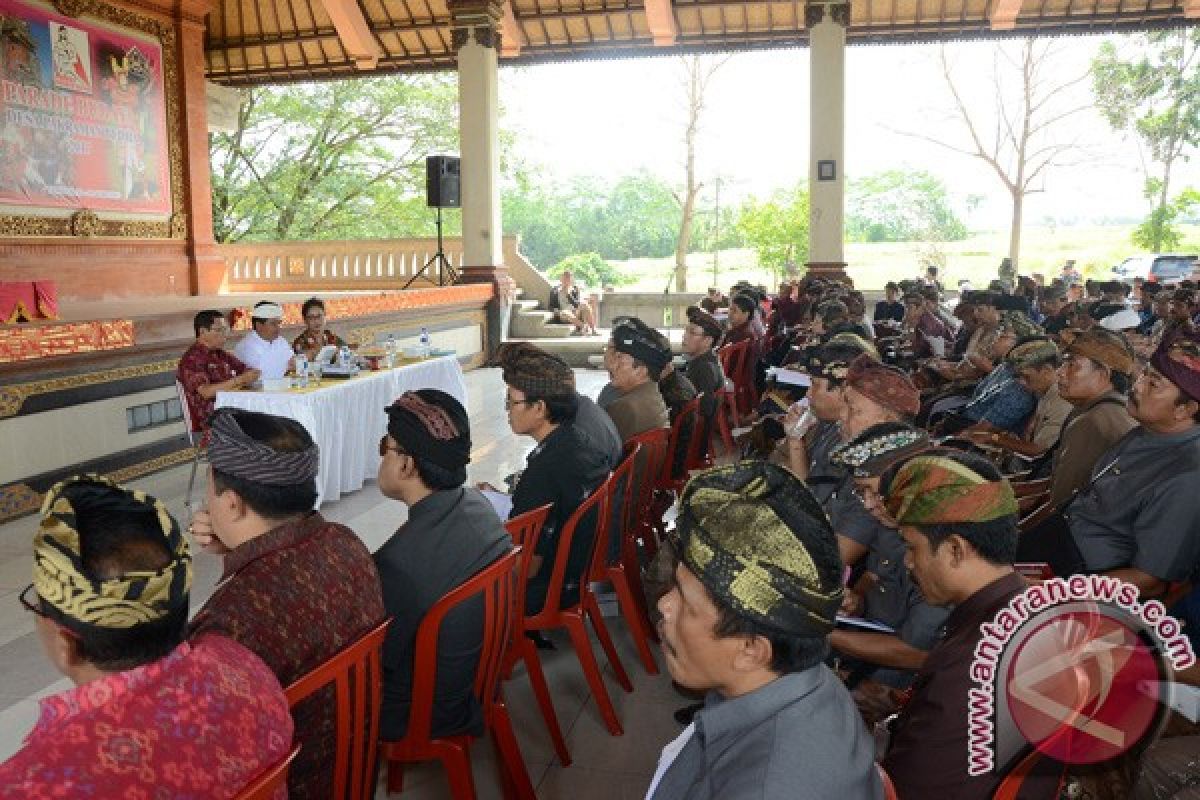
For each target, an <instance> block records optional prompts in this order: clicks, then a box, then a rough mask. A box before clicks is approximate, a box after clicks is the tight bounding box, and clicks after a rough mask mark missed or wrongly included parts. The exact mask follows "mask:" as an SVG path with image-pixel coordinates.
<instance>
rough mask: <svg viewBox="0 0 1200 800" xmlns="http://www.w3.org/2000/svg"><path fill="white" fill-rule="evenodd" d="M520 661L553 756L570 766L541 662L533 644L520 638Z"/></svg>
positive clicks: (568, 754)
mask: <svg viewBox="0 0 1200 800" xmlns="http://www.w3.org/2000/svg"><path fill="white" fill-rule="evenodd" d="M521 642H522V644H521V645H520V647H521V660H522V661H524V662H525V672H526V673H527V674H528V675H529V685H530V686H532V687H533V696H534V697H535V698H537V704H538V708H540V709H541V711H542V719H543V720H545V721H546V731H547V732H548V733H549V734H550V741H551V742H553V743H554V754H555V755H557V756H558V763H560V764H562V765H563V766H564V767H569V766H571V752H570V751H569V750H567V740H566V739H565V738H564V737H563V732H562V728H561V727H559V724H558V714H556V713H555V712H554V702H553V701H552V700H551V699H550V687H548V686H547V685H546V673H545V672H543V671H542V660H541V659H540V658H538V653H537V648H536V647H534V646H533V642H531V641H529V639H527V638H525V637H524V636H522V637H521Z"/></svg>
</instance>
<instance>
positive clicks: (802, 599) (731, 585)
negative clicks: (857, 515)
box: [678, 461, 842, 636]
mask: <svg viewBox="0 0 1200 800" xmlns="http://www.w3.org/2000/svg"><path fill="white" fill-rule="evenodd" d="M678 524H679V531H680V535H681V537H682V539H683V552H682V555H681V558H682V560H683V563H684V565H686V566H687V568H688V569H690V570H691V571H692V572H693V573H695V575H696V577H697V578H698V579H699V580H700V582H701V583H703V584H704V585H705V587H707V589H708V591H709V592H711V593H712V595H713V596H714V597H717V598H719V599H720V600H721V601H722V602H724V603H725V604H727V605H729V606H730V607H731V608H732V609H733V610H734V611H735V612H737V613H738V614H740V615H743V616H745V617H748V618H749V619H752V620H754V621H756V622H758V623H760V624H762V625H765V626H767V627H769V628H772V629H775V630H778V631H781V632H784V633H789V634H793V635H798V636H824V635H825V634H827V633H829V631H831V630H832V629H833V623H834V617H835V615H836V613H837V610H838V608H839V607H840V605H841V602H842V585H841V561H840V559H839V558H838V551H837V540H836V539H835V538H834V535H833V530H832V528H830V526H829V521H828V519H826V517H825V513H824V512H823V511H822V510H821V507H820V506H819V505H818V504H817V501H816V499H815V498H813V496H812V494H811V493H810V492H809V491H808V488H807V487H805V485H804V484H803V482H801V481H800V479H799V478H797V477H796V476H795V475H793V474H792V473H790V472H788V471H787V470H785V469H783V468H782V467H779V466H776V465H774V464H768V463H765V462H762V461H743V462H741V463H740V464H733V465H731V466H726V467H717V468H716V469H711V470H708V471H707V472H703V473H701V474H699V475H697V476H696V477H695V478H693V479H692V480H691V481H690V482H689V483H688V485H687V487H686V488H685V489H684V490H683V496H682V498H681V499H680V516H679V523H678Z"/></svg>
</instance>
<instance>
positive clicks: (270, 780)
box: [234, 745, 300, 800]
mask: <svg viewBox="0 0 1200 800" xmlns="http://www.w3.org/2000/svg"><path fill="white" fill-rule="evenodd" d="M299 752H300V745H296V746H295V747H293V748H292V752H290V753H288V754H287V755H286V756H284V758H283V760H282V761H280V762H279V763H277V764H275V765H274V766H272V767H268V768H267V770H266V771H265V772H262V773H260V774H259V776H258V777H257V778H255V779H254V780H253V781H251V782H250V783H248V784H246V786H245V788H243V789H242V791H240V792H238V793H237V795H235V796H234V800H275V798H276V797H277V796H282V797H287V776H288V769H289V768H290V767H291V766H292V762H293V761H295V760H296V754H297V753H299Z"/></svg>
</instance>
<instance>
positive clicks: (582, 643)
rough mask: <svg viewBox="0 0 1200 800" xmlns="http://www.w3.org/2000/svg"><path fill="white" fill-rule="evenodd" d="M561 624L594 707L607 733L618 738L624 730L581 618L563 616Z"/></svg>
mask: <svg viewBox="0 0 1200 800" xmlns="http://www.w3.org/2000/svg"><path fill="white" fill-rule="evenodd" d="M563 623H564V627H566V629H567V634H568V635H569V636H570V637H571V644H572V645H573V646H574V647H575V655H576V657H578V659H579V666H581V667H583V677H584V678H586V679H587V682H588V686H589V687H590V688H591V690H592V697H594V698H595V699H596V706H597V707H598V708H599V709H600V716H601V717H602V718H603V719H604V727H606V728H608V732H609V733H610V734H612V735H613V736H620V735H621V734H623V733H624V732H625V730H624V729H623V728H622V727H621V723H620V721H619V720H618V719H617V710H616V709H615V708H613V704H612V700H611V699H610V698H609V696H608V689H606V688H605V687H604V677H603V676H602V675H601V674H600V665H599V664H597V663H596V656H595V655H594V654H593V653H592V641H591V639H589V638H588V635H587V628H585V627H584V625H583V618H582V617H577V616H574V615H570V616H564V618H563Z"/></svg>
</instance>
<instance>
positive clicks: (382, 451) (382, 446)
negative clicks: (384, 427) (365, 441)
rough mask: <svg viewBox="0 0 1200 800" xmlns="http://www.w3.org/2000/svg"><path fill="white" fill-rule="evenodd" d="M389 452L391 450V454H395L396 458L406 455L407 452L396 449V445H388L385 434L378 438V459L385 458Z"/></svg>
mask: <svg viewBox="0 0 1200 800" xmlns="http://www.w3.org/2000/svg"><path fill="white" fill-rule="evenodd" d="M389 450H391V451H392V452H393V453H395V454H396V455H398V456H404V455H408V453H407V452H405V451H404V450H402V449H401V448H399V447H397V446H396V445H390V444H388V437H387V434H386V433H385V434H384V435H383V436H380V437H379V457H380V458H383V457H384V456H386V455H387V454H388V451H389Z"/></svg>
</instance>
